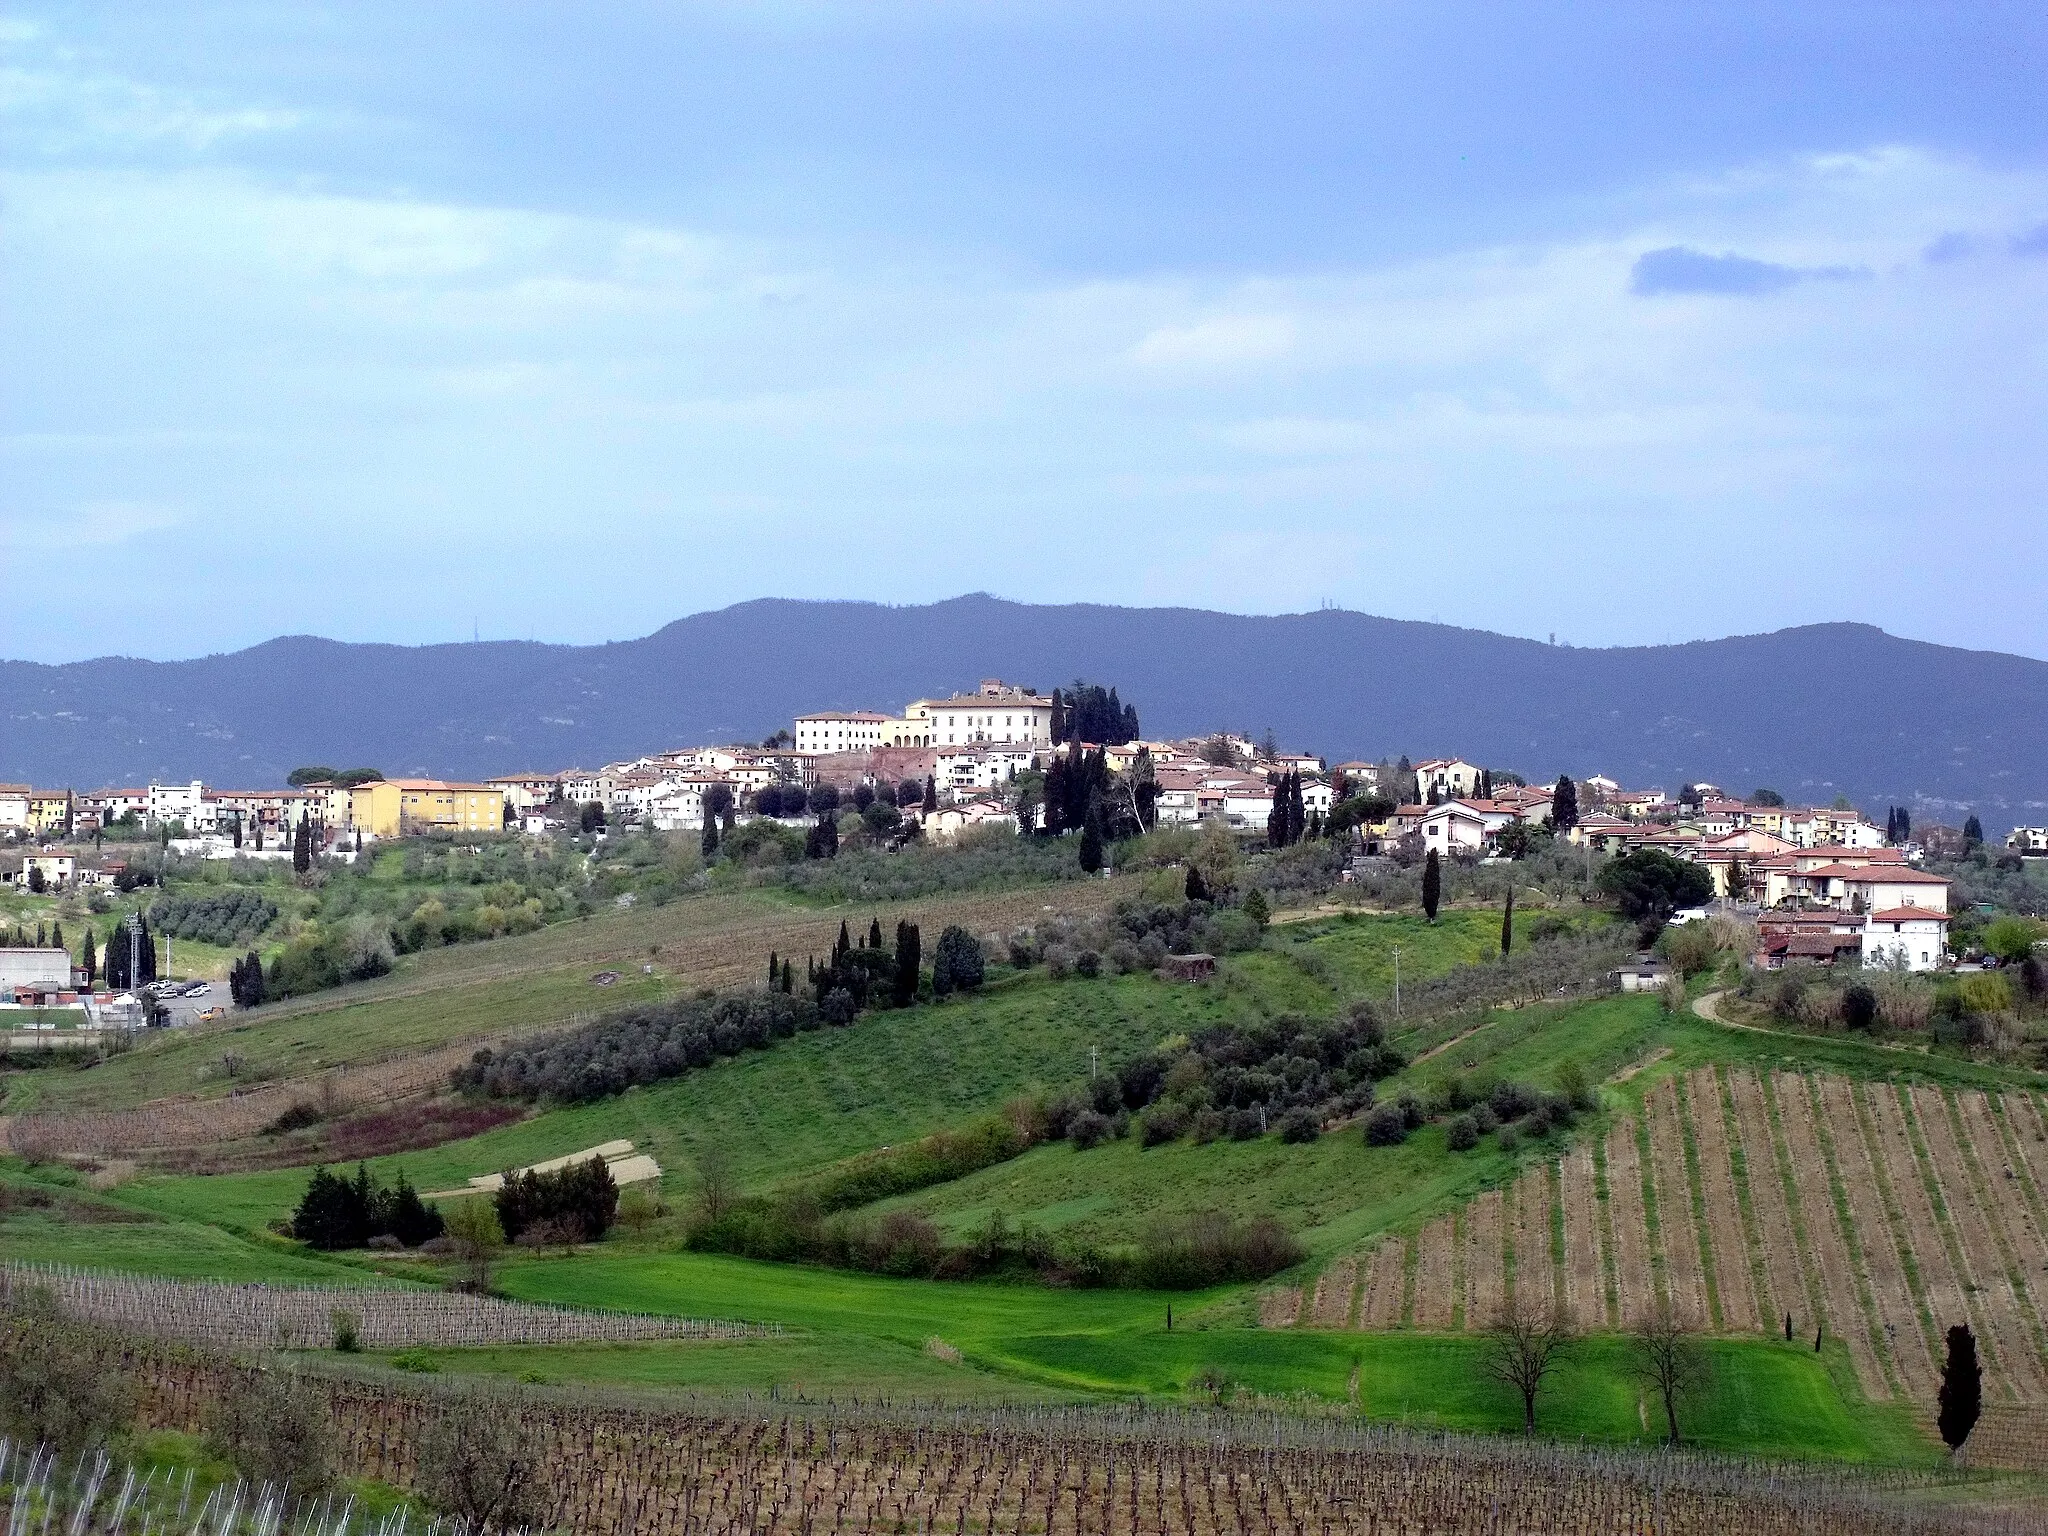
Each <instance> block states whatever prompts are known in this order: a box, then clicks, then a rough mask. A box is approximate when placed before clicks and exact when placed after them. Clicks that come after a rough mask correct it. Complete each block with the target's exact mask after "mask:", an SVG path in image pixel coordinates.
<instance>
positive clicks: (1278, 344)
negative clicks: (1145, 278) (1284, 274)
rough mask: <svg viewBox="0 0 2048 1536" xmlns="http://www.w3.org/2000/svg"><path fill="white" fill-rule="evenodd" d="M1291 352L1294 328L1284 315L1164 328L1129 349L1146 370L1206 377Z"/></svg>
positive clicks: (1221, 318)
mask: <svg viewBox="0 0 2048 1536" xmlns="http://www.w3.org/2000/svg"><path fill="white" fill-rule="evenodd" d="M1293 349H1294V322H1293V321H1292V320H1291V319H1289V318H1288V317H1287V316H1286V315H1216V316H1213V317H1211V318H1209V319H1205V320H1197V321H1195V322H1193V323H1192V324H1186V325H1163V326H1161V327H1159V329H1157V330H1156V331H1153V332H1152V333H1151V334H1150V335H1148V336H1147V337H1145V339H1144V340H1143V341H1140V342H1139V343H1138V344H1137V346H1135V347H1133V348H1132V349H1131V355H1132V357H1134V358H1135V359H1136V360H1137V361H1138V362H1140V363H1142V364H1144V365H1145V366H1146V367H1148V368H1160V369H1172V370H1194V371H1201V372H1206V371H1208V370H1211V369H1216V368H1231V367H1235V366H1237V365H1240V364H1245V363H1264V362H1271V361H1272V360H1273V359H1275V358H1280V357H1285V356H1286V355H1287V354H1288V353H1289V352H1291V351H1292V350H1293Z"/></svg>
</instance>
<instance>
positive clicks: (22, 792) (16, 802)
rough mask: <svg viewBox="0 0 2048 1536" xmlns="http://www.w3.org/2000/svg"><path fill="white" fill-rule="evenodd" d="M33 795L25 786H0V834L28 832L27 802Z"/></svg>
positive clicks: (28, 787)
mask: <svg viewBox="0 0 2048 1536" xmlns="http://www.w3.org/2000/svg"><path fill="white" fill-rule="evenodd" d="M31 793H33V791H32V790H31V788H30V786H28V785H26V784H0V832H25V831H27V830H28V800H29V796H30V794H31Z"/></svg>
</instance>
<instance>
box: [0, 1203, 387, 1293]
mask: <svg viewBox="0 0 2048 1536" xmlns="http://www.w3.org/2000/svg"><path fill="white" fill-rule="evenodd" d="M0 1258H4V1259H20V1260H26V1261H31V1262H35V1263H43V1264H75V1265H78V1266H80V1267H82V1268H89V1269H114V1270H125V1271H129V1272H131V1273H135V1274H152V1275H170V1276H173V1277H175V1278H178V1279H184V1280H238V1281H239V1280H269V1281H273V1282H277V1283H281V1284H283V1283H290V1284H298V1285H356V1284H362V1283H364V1282H365V1280H366V1279H368V1278H374V1277H372V1276H365V1274H364V1273H363V1272H362V1271H360V1270H356V1269H352V1268H350V1267H348V1266H345V1265H342V1264H337V1263H334V1262H332V1261H330V1260H327V1259H323V1258H321V1257H320V1256H318V1255H317V1254H312V1253H308V1252H306V1251H305V1250H303V1249H301V1248H299V1247H298V1245H296V1244H294V1243H286V1242H281V1241H275V1240H272V1241H268V1242H264V1241H250V1240H246V1239H244V1238H241V1237H238V1236H236V1235H234V1234H233V1233H229V1232H224V1231H222V1230H221V1229H220V1228H218V1227H214V1226H209V1225H207V1224H205V1223H203V1222H196V1221H163V1222H133V1223H130V1222H77V1221H63V1220H59V1219H56V1218H53V1217H50V1216H45V1215H42V1214H40V1213H37V1212H17V1213H12V1214H10V1215H9V1216H8V1217H7V1218H6V1219H5V1220H4V1221H0Z"/></svg>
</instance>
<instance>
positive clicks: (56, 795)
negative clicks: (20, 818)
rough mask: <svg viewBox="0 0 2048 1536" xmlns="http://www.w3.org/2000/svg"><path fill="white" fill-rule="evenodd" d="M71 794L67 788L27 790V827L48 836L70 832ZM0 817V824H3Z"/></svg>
mask: <svg viewBox="0 0 2048 1536" xmlns="http://www.w3.org/2000/svg"><path fill="white" fill-rule="evenodd" d="M71 821H72V795H71V791H70V790H68V789H32V790H30V791H29V792H28V829H29V831H31V832H38V833H42V834H43V835H45V836H48V837H63V836H66V835H67V834H69V833H70V831H71ZM5 824H6V823H5V820H4V817H0V826H4V825H5Z"/></svg>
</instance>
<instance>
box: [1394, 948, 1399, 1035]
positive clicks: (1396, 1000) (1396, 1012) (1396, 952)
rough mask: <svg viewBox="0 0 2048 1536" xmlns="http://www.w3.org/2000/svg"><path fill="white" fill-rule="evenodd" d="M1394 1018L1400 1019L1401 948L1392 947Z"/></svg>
mask: <svg viewBox="0 0 2048 1536" xmlns="http://www.w3.org/2000/svg"><path fill="white" fill-rule="evenodd" d="M1394 1017H1395V1018H1397V1019H1398V1018H1399V1017H1401V946H1400V945H1398V944H1396V945H1395V946H1394Z"/></svg>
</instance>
